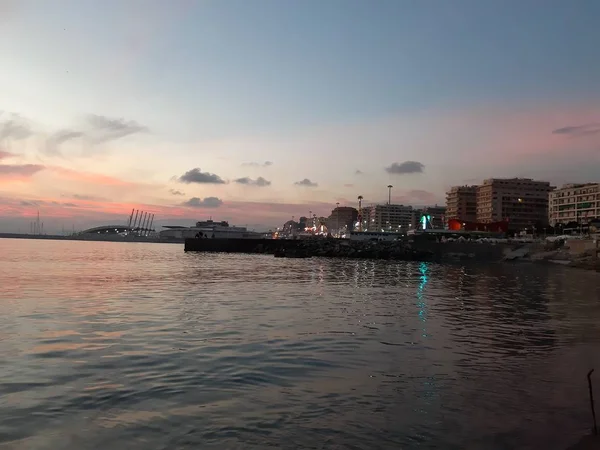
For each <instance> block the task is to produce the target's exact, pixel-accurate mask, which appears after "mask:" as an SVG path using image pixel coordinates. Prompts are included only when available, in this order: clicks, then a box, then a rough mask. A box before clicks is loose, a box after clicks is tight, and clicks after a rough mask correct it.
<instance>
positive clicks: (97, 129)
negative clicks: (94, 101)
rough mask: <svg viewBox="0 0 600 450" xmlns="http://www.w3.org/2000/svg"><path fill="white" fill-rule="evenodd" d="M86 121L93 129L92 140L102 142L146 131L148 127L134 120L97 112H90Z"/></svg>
mask: <svg viewBox="0 0 600 450" xmlns="http://www.w3.org/2000/svg"><path fill="white" fill-rule="evenodd" d="M87 122H88V123H89V124H90V125H91V127H92V129H93V134H94V135H95V136H93V141H94V142H96V143H102V142H107V141H112V140H115V139H120V138H122V137H125V136H129V135H131V134H136V133H146V132H148V131H149V130H148V128H147V127H146V126H144V125H141V124H139V123H137V122H136V121H134V120H125V119H111V118H108V117H105V116H100V115H97V114H90V115H89V116H88V117H87Z"/></svg>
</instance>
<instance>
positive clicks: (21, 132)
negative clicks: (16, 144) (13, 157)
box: [0, 112, 33, 141]
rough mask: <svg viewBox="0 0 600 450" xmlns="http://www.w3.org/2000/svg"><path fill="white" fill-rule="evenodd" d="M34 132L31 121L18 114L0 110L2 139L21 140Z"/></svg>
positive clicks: (0, 137)
mask: <svg viewBox="0 0 600 450" xmlns="http://www.w3.org/2000/svg"><path fill="white" fill-rule="evenodd" d="M32 134H33V130H32V129H31V126H30V125H29V122H28V121H27V120H25V119H24V118H22V117H21V116H19V115H18V114H13V113H5V114H2V113H1V112H0V141H3V140H5V139H12V140H15V141H19V140H21V139H27V138H28V137H29V136H31V135H32Z"/></svg>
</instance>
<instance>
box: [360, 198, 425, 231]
mask: <svg viewBox="0 0 600 450" xmlns="http://www.w3.org/2000/svg"><path fill="white" fill-rule="evenodd" d="M363 220H365V224H366V229H368V230H369V231H393V232H396V233H406V232H407V231H408V230H410V229H412V228H413V227H414V226H415V222H414V220H415V215H414V210H413V207H412V206H410V205H407V206H405V205H389V204H385V205H373V206H370V207H368V208H363ZM363 228H364V227H363Z"/></svg>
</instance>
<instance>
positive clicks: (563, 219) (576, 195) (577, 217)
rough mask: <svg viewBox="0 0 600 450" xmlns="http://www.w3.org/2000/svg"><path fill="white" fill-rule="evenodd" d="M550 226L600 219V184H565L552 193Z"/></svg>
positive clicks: (583, 222) (585, 222)
mask: <svg viewBox="0 0 600 450" xmlns="http://www.w3.org/2000/svg"><path fill="white" fill-rule="evenodd" d="M549 219H550V225H552V226H554V225H556V224H557V223H561V224H563V225H566V224H567V223H569V222H577V223H580V224H587V223H589V222H590V221H592V219H600V183H585V184H565V185H564V186H563V187H561V188H560V189H556V190H554V191H552V192H550V211H549Z"/></svg>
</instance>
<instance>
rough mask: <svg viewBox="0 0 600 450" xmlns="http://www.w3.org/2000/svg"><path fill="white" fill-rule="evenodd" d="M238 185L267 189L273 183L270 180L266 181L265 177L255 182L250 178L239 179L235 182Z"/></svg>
mask: <svg viewBox="0 0 600 450" xmlns="http://www.w3.org/2000/svg"><path fill="white" fill-rule="evenodd" d="M234 181H235V182H236V183H238V184H245V185H247V186H258V187H266V186H271V182H270V181H269V180H265V179H264V178H263V177H258V178H257V179H256V180H253V179H252V178H249V177H244V178H238V179H237V180H234Z"/></svg>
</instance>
